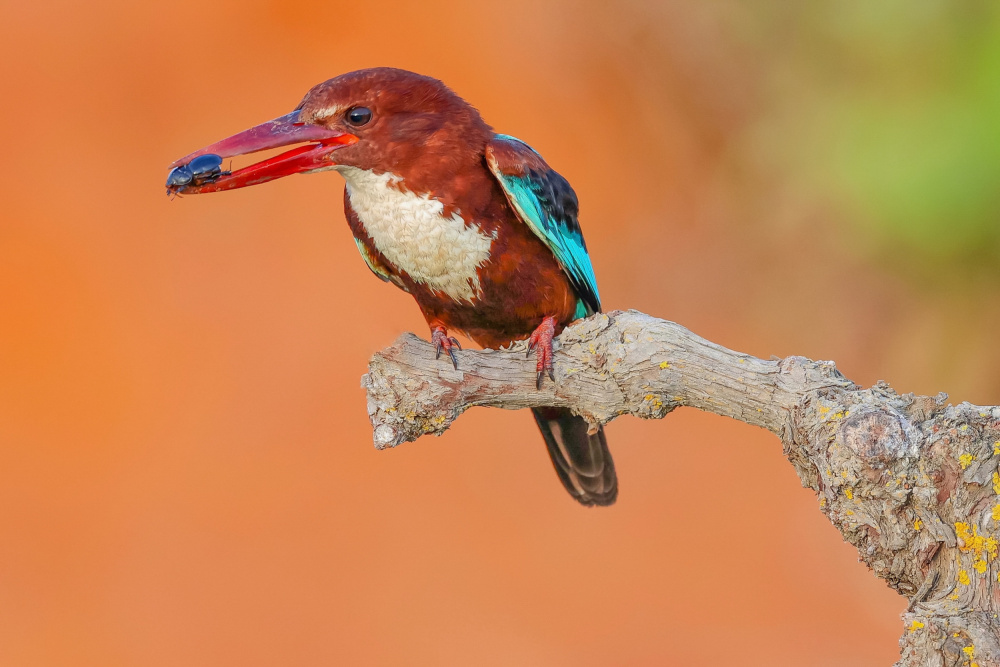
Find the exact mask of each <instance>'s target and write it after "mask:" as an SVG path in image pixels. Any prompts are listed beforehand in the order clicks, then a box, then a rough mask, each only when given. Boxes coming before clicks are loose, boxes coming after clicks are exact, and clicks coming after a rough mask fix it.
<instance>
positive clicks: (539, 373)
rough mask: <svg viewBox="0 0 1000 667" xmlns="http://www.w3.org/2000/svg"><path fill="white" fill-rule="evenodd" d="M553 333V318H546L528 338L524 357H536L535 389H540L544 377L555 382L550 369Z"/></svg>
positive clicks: (554, 330)
mask: <svg viewBox="0 0 1000 667" xmlns="http://www.w3.org/2000/svg"><path fill="white" fill-rule="evenodd" d="M555 332H556V320H555V318H554V317H546V318H545V319H544V320H542V323H541V324H539V325H538V328H537V329H535V330H534V331H533V332H532V334H531V336H530V337H529V338H528V354H527V355H526V356H531V353H532V352H534V353H535V355H536V356H537V357H538V362H537V363H536V364H535V387H536V388H537V389H541V388H542V382H543V381H544V380H545V376H546V375H548V376H549V379H550V380H552V381H553V382H555V381H556V374H555V372H554V371H553V368H552V357H553V351H552V338H553V337H554V336H555Z"/></svg>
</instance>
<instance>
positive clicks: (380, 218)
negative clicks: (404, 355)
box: [335, 166, 496, 301]
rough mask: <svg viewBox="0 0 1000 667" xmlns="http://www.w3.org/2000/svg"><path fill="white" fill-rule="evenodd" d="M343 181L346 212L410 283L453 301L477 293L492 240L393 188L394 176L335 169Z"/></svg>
mask: <svg viewBox="0 0 1000 667" xmlns="http://www.w3.org/2000/svg"><path fill="white" fill-rule="evenodd" d="M335 169H336V170H337V171H339V172H340V173H341V174H342V175H343V177H344V180H345V181H347V195H348V197H350V200H351V208H353V209H354V211H355V212H356V213H357V214H358V218H359V219H360V220H361V224H363V225H364V226H365V230H367V232H368V235H369V236H371V237H372V240H373V241H374V242H375V247H376V248H378V250H379V252H381V253H382V254H383V255H385V258H386V259H388V260H389V261H390V262H391V263H392V264H393V265H395V266H397V267H398V268H399V269H400V270H402V271H405V272H406V273H407V274H408V275H409V276H410V278H412V279H413V280H415V281H417V282H418V283H423V284H425V285H427V286H428V287H429V288H431V289H432V290H434V291H435V292H440V293H443V294H446V295H447V296H449V297H451V298H452V299H454V300H455V301H472V299H473V298H475V297H477V296H478V295H479V293H480V286H479V276H478V275H477V274H476V269H477V268H479V267H480V266H482V265H483V263H485V262H486V260H487V259H489V257H490V247H491V246H492V245H493V240H494V239H495V238H496V235H493V236H492V237H491V236H487V235H486V234H484V233H483V231H482V229H481V228H480V227H479V226H478V225H475V224H468V225H467V224H466V223H465V220H463V219H462V217H461V216H460V215H458V213H453V214H452V215H451V217H448V218H446V217H444V215H443V212H444V204H442V203H441V202H440V201H438V200H436V199H431V198H430V195H426V194H424V195H417V194H414V193H412V192H408V191H406V190H405V189H403V190H400V189H398V188H397V187H394V185H393V184H396V183H400V182H402V180H403V179H401V178H400V177H399V176H396V175H395V174H390V173H385V174H375V173H372V172H371V171H365V170H362V169H358V168H356V167H344V166H338V167H335Z"/></svg>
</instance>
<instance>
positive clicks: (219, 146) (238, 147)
mask: <svg viewBox="0 0 1000 667" xmlns="http://www.w3.org/2000/svg"><path fill="white" fill-rule="evenodd" d="M298 118H299V112H298V111H293V112H292V113H290V114H286V115H284V116H280V117H279V118H275V119H274V120H269V121H267V122H266V123H261V124H260V125H256V126H254V127H251V128H250V129H249V130H244V131H243V132H240V133H239V134H234V135H233V136H231V137H229V138H228V139H223V140H222V141H219V142H216V143H214V144H212V145H211V146H206V147H205V148H202V149H201V150H199V151H195V152H194V153H191V154H190V155H187V156H185V157H182V158H181V159H180V160H177V161H176V162H174V163H173V164H172V165H170V166H171V167H172V168H173V171H171V172H170V178H169V179H168V180H167V190H168V192H170V193H181V194H201V193H204V192H221V191H222V190H232V189H234V188H243V187H246V186H248V185H257V184H258V183H266V182H267V181H273V180H274V179H276V178H281V177H282V176H289V175H291V174H303V173H308V172H310V171H316V170H318V169H327V168H329V167H332V166H333V165H334V164H336V163H335V162H333V161H332V159H331V154H332V153H333V152H334V151H336V150H338V149H340V148H343V147H345V146H350V145H351V144H354V143H357V141H358V138H357V137H356V136H354V135H353V134H350V133H347V132H340V131H338V130H331V129H329V128H326V127H323V126H321V125H313V124H307V123H301V122H299V120H298ZM292 144H306V145H304V146H297V147H296V148H293V149H292V150H290V151H286V152H284V153H281V154H280V155H275V156H274V157H270V158H268V159H266V160H263V161H261V162H257V163H255V164H252V165H250V166H248V167H244V168H242V169H239V170H237V171H234V172H226V171H220V170H218V169H217V170H215V171H214V172H207V173H195V174H193V177H192V178H191V179H188V178H187V176H189V175H191V174H190V173H187V174H185V173H184V172H185V171H186V170H187V167H186V165H187V164H188V163H190V162H191V160H193V159H194V158H196V157H198V156H200V155H216V156H218V157H219V158H227V157H235V156H237V155H246V154H247V153H256V152H257V151H263V150H268V149H269V148H279V147H281V146H290V145H292ZM175 174H176V175H177V177H175ZM183 181H189V182H188V183H183ZM182 183H183V184H182Z"/></svg>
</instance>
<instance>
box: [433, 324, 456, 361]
mask: <svg viewBox="0 0 1000 667" xmlns="http://www.w3.org/2000/svg"><path fill="white" fill-rule="evenodd" d="M431 342H432V343H434V349H435V353H434V358H435V359H440V358H441V353H442V352H447V353H448V356H449V357H451V365H452V366H454V367H455V370H456V371H457V370H458V357H456V356H455V348H456V347H457V348H458V349H459V350H461V349H462V345H461V343H459V342H458V339H457V338H455V337H453V336H449V335H448V330H447V329H445V328H444V327H443V326H436V327H434V328H432V329H431Z"/></svg>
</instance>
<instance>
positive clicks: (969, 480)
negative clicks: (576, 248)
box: [362, 311, 1000, 667]
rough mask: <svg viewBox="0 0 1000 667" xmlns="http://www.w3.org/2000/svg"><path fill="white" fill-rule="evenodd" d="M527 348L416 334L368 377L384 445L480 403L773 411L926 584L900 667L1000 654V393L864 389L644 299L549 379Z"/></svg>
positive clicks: (833, 487)
mask: <svg viewBox="0 0 1000 667" xmlns="http://www.w3.org/2000/svg"><path fill="white" fill-rule="evenodd" d="M525 349H526V348H525V344H524V343H523V342H520V343H516V344H514V345H513V346H512V347H511V348H510V349H507V350H499V351H496V350H482V351H466V352H462V353H461V354H460V356H459V370H457V371H456V370H454V369H453V368H452V366H451V364H446V363H444V362H442V361H439V360H435V358H434V349H433V348H432V347H431V345H430V344H429V343H427V342H425V341H423V340H420V339H419V338H417V337H416V336H414V335H413V334H404V335H403V336H401V337H400V338H399V339H398V340H397V341H396V342H395V343H394V344H393V345H392V346H391V347H389V348H387V349H385V350H383V351H381V352H379V353H378V354H376V355H375V356H374V357H373V358H372V360H371V363H370V366H369V372H368V374H367V375H365V376H364V378H363V380H362V385H363V386H364V387H365V388H366V389H367V391H368V413H369V416H370V417H371V421H372V426H373V428H374V439H375V446H376V447H377V448H379V449H384V448H386V447H394V446H396V445H399V444H401V443H403V442H407V441H412V440H416V439H417V438H419V437H420V436H422V435H426V434H429V433H436V434H440V433H442V432H443V431H444V430H446V429H447V428H448V427H449V426H450V425H451V423H452V422H453V421H454V420H455V419H456V418H457V417H458V416H459V415H460V414H462V413H463V412H464V411H465V410H467V409H468V408H470V407H472V406H489V407H499V408H507V409H522V408H530V407H541V406H565V407H568V408H571V409H572V410H573V411H574V412H576V413H577V414H580V415H582V416H583V417H585V418H586V419H587V420H589V421H591V422H592V423H595V424H597V423H606V422H608V421H611V420H612V419H614V418H615V417H618V416H619V415H624V414H631V415H635V416H636V417H641V418H643V419H659V418H662V417H664V416H666V415H667V414H668V413H669V412H670V411H671V410H673V409H674V408H676V407H678V406H682V405H684V406H690V407H693V408H697V409H699V410H705V411H707V412H712V413H715V414H719V415H725V416H727V417H732V418H734V419H738V420H740V421H743V422H746V423H748V424H753V425H755V426H760V427H762V428H765V429H767V430H769V431H771V432H772V433H774V434H775V435H777V436H778V437H779V438H781V441H782V443H783V444H784V453H785V456H786V457H787V458H788V460H789V462H791V464H792V465H793V466H794V467H795V470H796V472H797V473H798V475H799V479H800V480H801V481H802V485H803V486H805V487H808V488H810V489H813V490H814V491H815V492H816V494H817V497H818V500H819V508H820V510H821V511H822V512H823V513H824V514H825V515H826V517H827V519H829V520H830V522H831V523H833V525H834V526H836V527H837V529H838V530H840V532H841V534H842V535H843V536H844V539H845V540H847V541H848V542H850V543H851V544H853V545H854V546H855V547H856V548H857V549H858V554H859V556H860V559H861V560H862V561H863V562H864V563H865V564H867V565H868V567H869V568H870V569H871V571H872V572H873V573H874V574H875V575H876V576H877V577H879V578H881V579H883V580H884V581H885V582H886V583H887V584H888V585H889V586H890V587H892V588H893V589H894V590H896V591H897V592H898V593H899V594H900V595H903V596H906V597H907V598H908V599H909V600H910V605H909V609H908V611H907V612H905V613H904V614H903V623H904V631H903V636H902V638H901V639H900V642H899V643H900V648H901V657H900V660H899V662H898V663H896V665H897V667H918V666H919V667H924V666H926V665H934V666H942V667H943V666H949V667H950V666H952V665H954V666H959V665H966V666H970V667H972V666H974V665H978V666H979V667H987V666H991V667H1000V620H998V614H1000V609H998V608H1000V585H998V577H1000V559H998V557H997V556H998V547H1000V542H998V532H1000V495H998V494H1000V472H998V462H1000V407H981V406H975V405H971V404H969V403H962V404H961V405H957V406H951V405H945V401H946V399H947V396H946V395H945V394H939V395H938V396H936V397H927V396H914V395H913V394H903V395H900V394H897V393H896V392H895V391H893V390H892V388H891V387H890V386H889V385H888V384H886V383H884V382H879V383H878V384H876V385H875V386H874V387H871V388H868V389H862V388H860V387H858V386H857V385H855V384H854V383H853V382H851V381H850V380H848V379H847V378H845V377H844V376H843V375H841V374H840V372H838V371H837V368H836V366H835V365H834V364H833V363H832V362H829V361H810V360H808V359H806V358H804V357H794V356H793V357H787V358H785V359H780V360H772V361H766V360H762V359H757V358H756V357H753V356H750V355H747V354H741V353H739V352H734V351H732V350H728V349H726V348H724V347H722V346H720V345H716V344H715V343H712V342H709V341H707V340H705V339H703V338H700V337H698V336H696V335H695V334H693V333H691V332H690V331H688V330H687V329H685V328H684V327H682V326H680V325H678V324H674V323H673V322H667V321H665V320H659V319H656V318H653V317H650V316H648V315H644V314H642V313H639V312H635V311H627V312H620V311H616V312H612V313H607V314H601V315H595V316H593V317H591V318H589V319H587V320H583V321H581V322H578V323H576V324H574V325H573V326H571V327H569V328H567V329H566V330H565V331H564V332H563V333H562V335H561V336H560V337H559V338H558V339H557V355H556V374H557V378H556V379H557V382H555V383H549V382H546V383H545V385H544V386H543V388H542V389H541V390H536V389H535V382H534V364H533V363H529V362H527V361H525Z"/></svg>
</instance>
